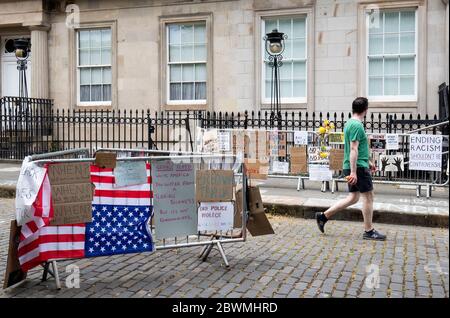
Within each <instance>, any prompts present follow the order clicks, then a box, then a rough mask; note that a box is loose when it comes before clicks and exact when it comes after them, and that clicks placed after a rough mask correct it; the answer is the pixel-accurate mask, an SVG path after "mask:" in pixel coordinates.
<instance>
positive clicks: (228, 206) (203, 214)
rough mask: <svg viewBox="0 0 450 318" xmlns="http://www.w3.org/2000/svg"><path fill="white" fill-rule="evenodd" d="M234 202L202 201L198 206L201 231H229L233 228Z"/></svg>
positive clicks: (199, 228)
mask: <svg viewBox="0 0 450 318" xmlns="http://www.w3.org/2000/svg"><path fill="white" fill-rule="evenodd" d="M233 215H234V205H233V203H232V202H202V203H200V207H199V208H198V230H199V231H224V232H226V231H229V230H232V229H233Z"/></svg>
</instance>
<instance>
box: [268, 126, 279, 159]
mask: <svg viewBox="0 0 450 318" xmlns="http://www.w3.org/2000/svg"><path fill="white" fill-rule="evenodd" d="M267 136H268V137H267V139H268V140H269V142H268V143H267V156H268V157H278V132H277V131H268V132H267Z"/></svg>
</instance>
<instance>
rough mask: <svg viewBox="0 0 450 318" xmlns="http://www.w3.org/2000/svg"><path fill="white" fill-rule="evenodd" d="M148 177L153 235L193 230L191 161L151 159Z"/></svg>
mask: <svg viewBox="0 0 450 318" xmlns="http://www.w3.org/2000/svg"><path fill="white" fill-rule="evenodd" d="M152 181H153V196H154V215H155V231H156V233H155V234H156V237H157V238H159V239H163V238H168V237H174V236H185V235H191V234H196V233H197V204H196V202H195V169H194V165H193V164H191V163H174V162H172V161H171V160H162V161H157V162H154V163H153V164H152Z"/></svg>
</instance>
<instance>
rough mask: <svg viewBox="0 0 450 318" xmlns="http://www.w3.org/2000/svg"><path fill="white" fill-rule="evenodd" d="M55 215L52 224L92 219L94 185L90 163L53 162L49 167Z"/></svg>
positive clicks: (83, 221) (81, 221)
mask: <svg viewBox="0 0 450 318" xmlns="http://www.w3.org/2000/svg"><path fill="white" fill-rule="evenodd" d="M48 177H49V180H50V185H51V189H52V202H53V212H54V217H53V219H52V220H51V221H50V224H51V225H63V224H75V223H89V222H91V221H92V206H91V204H92V198H93V191H94V188H93V185H92V183H91V171H90V164H89V163H84V162H77V163H58V164H52V165H50V166H49V168H48Z"/></svg>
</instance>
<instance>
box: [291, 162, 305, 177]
mask: <svg viewBox="0 0 450 318" xmlns="http://www.w3.org/2000/svg"><path fill="white" fill-rule="evenodd" d="M291 173H293V174H300V173H308V164H307V163H306V162H305V163H291Z"/></svg>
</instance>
